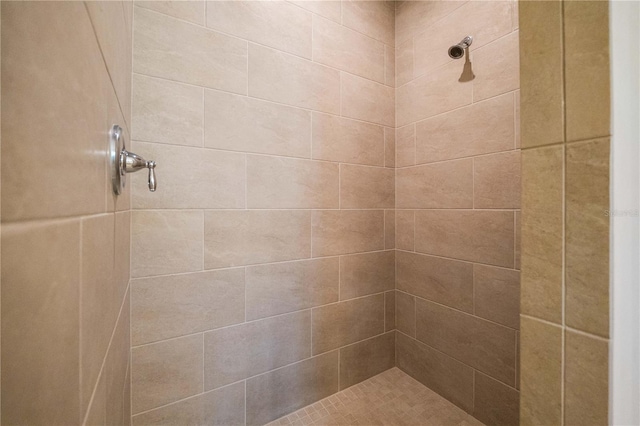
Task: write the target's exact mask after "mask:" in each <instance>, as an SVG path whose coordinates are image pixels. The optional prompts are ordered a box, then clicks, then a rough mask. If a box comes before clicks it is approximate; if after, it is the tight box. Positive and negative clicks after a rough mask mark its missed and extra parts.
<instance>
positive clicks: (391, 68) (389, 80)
mask: <svg viewBox="0 0 640 426" xmlns="http://www.w3.org/2000/svg"><path fill="white" fill-rule="evenodd" d="M384 84H386V85H387V86H391V87H396V50H395V49H394V47H393V46H389V45H385V46H384Z"/></svg>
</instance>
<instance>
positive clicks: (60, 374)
mask: <svg viewBox="0 0 640 426" xmlns="http://www.w3.org/2000/svg"><path fill="white" fill-rule="evenodd" d="M7 7H8V6H7V4H3V5H2V8H3V13H4V14H6V13H7ZM3 24H4V22H3ZM3 27H4V25H3ZM3 31H4V28H3ZM25 259H32V260H33V263H32V264H30V265H28V266H27V265H25ZM80 262H81V259H80V222H79V221H78V220H65V221H56V222H55V223H50V224H49V225H42V224H33V223H29V224H16V225H7V224H5V223H3V224H2V327H3V333H2V343H3V344H2V362H3V365H4V366H5V368H3V369H2V389H3V396H2V418H3V422H6V423H7V424H9V423H14V424H20V423H24V422H27V423H32V424H38V423H40V424H46V423H50V422H57V423H61V424H75V423H77V422H78V419H79V418H80V406H79V405H80V387H79V385H80V383H79V380H78V378H79V375H80V359H79V355H80V354H79V350H78V348H79V346H80V335H79V327H80V324H79V319H80V312H79V307H80V293H79V288H80ZM53 301H56V303H53ZM7 366H11V367H10V368H7ZM61 389H63V390H64V392H61V391H60V390H61ZM25 395H29V397H28V398H27V397H25Z"/></svg>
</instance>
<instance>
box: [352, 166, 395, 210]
mask: <svg viewBox="0 0 640 426" xmlns="http://www.w3.org/2000/svg"><path fill="white" fill-rule="evenodd" d="M394 194H395V170H393V169H390V168H388V167H371V166H355V165H351V164H341V165H340V207H341V208H343V209H380V208H393V207H394Z"/></svg>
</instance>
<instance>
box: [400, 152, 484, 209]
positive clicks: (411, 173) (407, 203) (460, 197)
mask: <svg viewBox="0 0 640 426" xmlns="http://www.w3.org/2000/svg"><path fill="white" fill-rule="evenodd" d="M396 173H397V183H396V190H397V192H396V206H397V207H398V208H401V209H410V208H423V209H429V208H438V209H441V208H472V207H473V160H471V159H464V160H456V161H447V162H445V163H438V164H429V165H424V166H416V167H407V168H402V169H398V170H397V172H396Z"/></svg>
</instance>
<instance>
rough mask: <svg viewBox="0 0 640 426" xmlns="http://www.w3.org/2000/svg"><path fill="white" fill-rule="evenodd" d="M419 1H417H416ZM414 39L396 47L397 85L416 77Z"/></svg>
mask: <svg viewBox="0 0 640 426" xmlns="http://www.w3.org/2000/svg"><path fill="white" fill-rule="evenodd" d="M415 3H417V2H415ZM413 52H414V51H413V39H410V40H407V41H405V42H404V43H402V44H397V47H396V87H400V86H402V85H403V84H407V83H408V82H410V81H411V80H413V79H414V75H413V62H414V59H413Z"/></svg>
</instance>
